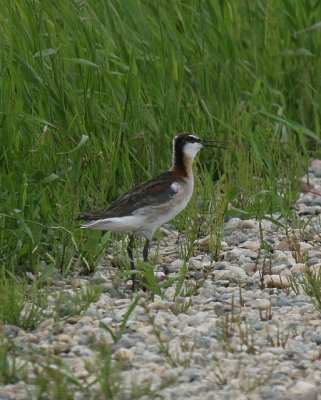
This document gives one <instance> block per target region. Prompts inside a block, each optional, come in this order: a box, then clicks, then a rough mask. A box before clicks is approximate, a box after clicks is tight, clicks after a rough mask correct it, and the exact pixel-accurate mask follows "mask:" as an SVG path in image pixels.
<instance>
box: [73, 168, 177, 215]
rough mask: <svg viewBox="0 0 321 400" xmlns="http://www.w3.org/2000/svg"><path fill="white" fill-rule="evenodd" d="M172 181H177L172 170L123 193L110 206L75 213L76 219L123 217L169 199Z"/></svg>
mask: <svg viewBox="0 0 321 400" xmlns="http://www.w3.org/2000/svg"><path fill="white" fill-rule="evenodd" d="M173 181H177V177H174V174H173V172H172V171H167V172H163V173H162V174H161V175H159V176H157V177H156V178H153V179H151V180H149V181H147V182H144V183H142V184H140V185H138V186H136V187H134V188H133V189H131V190H129V191H128V192H127V193H125V194H123V195H122V196H121V197H119V198H118V199H117V200H116V201H114V202H113V203H112V204H111V206H110V207H108V208H106V209H104V210H99V211H85V212H83V213H80V214H78V215H77V218H78V219H83V220H86V221H93V220H97V219H103V218H108V217H124V216H127V215H131V214H133V213H134V212H135V211H136V210H137V209H139V208H142V207H145V206H156V205H160V204H164V203H166V202H167V201H169V200H170V199H171V198H172V197H173V196H174V195H175V194H176V191H175V190H173V189H172V187H171V185H172V183H173Z"/></svg>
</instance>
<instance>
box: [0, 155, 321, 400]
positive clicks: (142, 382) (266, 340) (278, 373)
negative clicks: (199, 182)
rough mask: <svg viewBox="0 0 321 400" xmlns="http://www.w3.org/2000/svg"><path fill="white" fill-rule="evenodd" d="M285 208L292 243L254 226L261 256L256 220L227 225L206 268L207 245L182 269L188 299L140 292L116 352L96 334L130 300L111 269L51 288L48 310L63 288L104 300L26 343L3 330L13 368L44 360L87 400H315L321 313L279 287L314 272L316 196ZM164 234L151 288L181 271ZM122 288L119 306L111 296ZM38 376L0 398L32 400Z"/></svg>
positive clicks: (320, 177) (318, 164)
mask: <svg viewBox="0 0 321 400" xmlns="http://www.w3.org/2000/svg"><path fill="white" fill-rule="evenodd" d="M309 185H310V187H311V188H312V189H313V190H314V191H316V192H321V161H318V160H314V161H313V162H312V165H311V168H310V173H309ZM295 208H296V210H297V214H298V215H299V216H300V218H299V219H298V220H297V221H295V222H292V230H291V233H290V239H289V238H288V237H286V236H285V232H284V230H283V229H282V228H280V227H278V226H276V225H274V224H273V223H271V222H269V221H263V222H262V229H263V236H264V239H265V242H266V245H265V249H264V250H262V249H261V241H260V232H259V223H258V222H257V221H255V220H241V219H238V218H233V219H231V220H229V221H228V222H227V223H226V224H225V226H224V237H223V242H222V251H221V253H220V255H221V259H220V260H219V261H217V262H212V261H211V257H210V254H209V251H208V250H209V238H203V239H202V240H200V241H199V243H198V244H197V245H196V246H195V255H194V256H193V257H192V258H191V259H190V260H189V272H188V280H187V288H186V291H188V290H190V291H191V292H192V293H193V295H192V296H190V297H188V296H181V297H178V298H176V299H175V300H173V296H174V292H175V288H174V287H173V286H170V287H168V288H167V289H166V290H165V294H166V295H165V297H164V298H160V297H158V296H155V298H154V299H153V300H151V299H148V298H147V294H146V293H141V294H140V300H139V303H138V305H137V306H136V308H135V309H134V311H133V312H132V313H131V315H130V316H129V319H128V321H127V322H126V325H125V327H124V331H123V333H122V335H120V336H121V337H119V340H118V341H117V340H116V341H115V340H113V338H112V336H111V334H110V333H109V331H108V330H106V329H104V328H103V327H101V324H105V325H107V326H108V327H110V328H111V329H113V330H114V332H117V330H119V329H120V326H121V322H122V321H123V318H124V315H125V314H126V311H127V310H128V308H129V306H130V304H131V303H132V302H133V294H132V293H131V291H130V290H129V288H128V287H127V288H126V287H124V286H125V285H126V283H125V282H124V281H120V280H117V279H116V280H113V281H111V274H112V272H113V270H114V267H111V266H110V260H106V264H107V268H106V265H101V266H100V267H99V268H98V269H97V271H96V272H95V273H94V274H93V275H91V276H84V277H82V276H78V277H73V278H71V279H69V280H68V281H67V285H66V283H65V282H64V280H62V279H59V277H58V278H57V279H56V281H55V282H54V285H53V294H52V299H53V298H54V292H55V290H56V291H58V290H61V288H62V287H63V285H66V286H65V289H67V290H69V291H70V292H71V293H72V291H73V290H74V289H75V287H89V286H90V285H91V284H92V283H100V284H101V285H102V287H103V292H102V293H101V295H100V296H99V299H98V300H97V301H96V302H93V303H92V304H91V305H90V306H89V308H88V309H87V311H86V312H85V313H84V314H83V315H81V316H70V317H67V318H66V319H64V320H63V321H58V322H57V321H55V320H54V319H52V318H48V319H46V320H45V321H43V322H42V323H41V324H40V325H39V327H38V328H37V329H35V330H33V331H28V332H27V331H24V330H23V329H20V328H18V327H16V326H11V325H5V326H4V327H3V333H4V335H5V336H7V337H10V338H12V341H13V342H14V344H15V345H16V347H17V348H18V349H19V354H20V355H19V357H18V359H17V363H18V364H19V362H20V363H22V364H23V363H24V362H25V360H27V361H28V360H31V359H32V360H33V361H34V360H35V359H36V360H37V362H38V363H39V368H40V369H41V368H42V367H41V365H42V363H43V362H44V360H47V359H48V354H49V355H52V357H55V356H59V357H60V359H62V360H63V363H64V365H67V366H69V370H68V371H70V373H71V374H72V375H73V376H74V377H75V378H76V379H78V380H79V381H80V382H82V384H85V383H88V384H89V383H92V385H91V386H90V398H92V399H104V398H106V399H107V398H117V399H118V398H119V399H132V398H135V396H134V394H135V393H136V392H135V390H136V389H137V388H139V387H140V388H141V387H143V386H144V387H145V388H147V387H148V388H149V389H148V390H149V394H146V395H145V396H144V397H143V398H144V399H164V400H165V399H176V400H179V399H190V400H192V399H193V400H194V399H195V400H196V399H203V400H207V399H208V400H225V399H226V400H230V399H235V400H243V399H244V400H245V399H251V400H252V399H253V400H258V399H266V400H301V399H302V400H321V314H320V312H318V311H317V310H316V309H315V307H314V306H313V304H311V300H310V298H309V297H308V296H306V295H305V294H303V293H300V294H295V293H294V291H293V290H292V289H291V287H290V285H289V281H288V277H289V276H291V275H293V274H294V275H295V276H297V275H300V274H301V273H302V270H303V269H304V268H310V269H311V270H313V271H319V270H320V266H321V227H320V216H319V214H320V213H321V197H320V196H317V195H315V194H312V193H310V192H304V193H301V195H300V198H299V200H298V202H297V204H296V205H295ZM163 233H164V235H166V237H165V240H164V241H163V243H162V244H161V248H160V257H161V265H159V266H158V267H157V277H158V279H159V280H164V279H167V278H168V277H172V276H175V275H177V274H178V273H179V270H180V267H181V266H182V264H183V261H182V260H180V259H179V245H178V243H177V232H175V231H173V230H171V229H170V228H165V229H164V230H163ZM262 270H264V273H262ZM121 286H123V287H122V288H121V290H120V292H122V295H120V294H119V293H118V292H117V290H116V289H115V287H121ZM97 344H99V346H100V349H102V348H105V349H107V348H108V345H111V346H112V371H113V372H112V373H113V374H114V375H112V376H113V379H114V381H113V384H115V385H116V381H117V379H120V380H121V381H120V382H121V383H120V387H121V388H120V389H119V390H118V392H117V393H118V394H117V395H114V397H107V396H106V392H105V395H104V394H103V390H102V388H101V386H100V385H99V383H98V382H95V376H96V377H97V371H100V372H101V371H103V368H102V366H101V364H99V361H97V360H98V359H97V354H98V348H97ZM88 363H89V364H91V368H89V367H88ZM116 366H118V367H117V368H118V369H117V370H116ZM95 367H96V370H95ZM53 368H59V367H57V366H55V367H53ZM61 368H63V367H61ZM62 370H63V371H64V370H65V369H62ZM93 370H95V372H93ZM101 373H102V375H103V374H104V373H103V372H101ZM36 376H37V372H36V370H35V368H34V367H33V368H31V367H30V368H29V369H28V379H29V381H28V382H31V383H29V384H26V383H24V381H20V382H18V383H15V384H11V385H3V386H2V387H0V399H1V400H4V399H6V400H11V399H12V400H13V399H36V398H38V397H37V394H36V390H35V386H34V385H33V384H32V381H33V380H35V379H36ZM135 388H136V389H135ZM115 390H116V389H115ZM146 390H147V389H146ZM136 391H137V390H136ZM74 392H75V393H74V395H73V397H68V398H74V399H88V395H84V392H83V391H82V390H80V389H77V388H76V389H75V390H74ZM42 398H45V397H42ZM48 398H49V397H48ZM62 398H66V397H64V396H63V397H62Z"/></svg>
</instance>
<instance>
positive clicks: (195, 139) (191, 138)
mask: <svg viewBox="0 0 321 400" xmlns="http://www.w3.org/2000/svg"><path fill="white" fill-rule="evenodd" d="M188 141H189V142H190V143H195V142H198V141H199V140H198V138H196V137H195V136H189V137H188Z"/></svg>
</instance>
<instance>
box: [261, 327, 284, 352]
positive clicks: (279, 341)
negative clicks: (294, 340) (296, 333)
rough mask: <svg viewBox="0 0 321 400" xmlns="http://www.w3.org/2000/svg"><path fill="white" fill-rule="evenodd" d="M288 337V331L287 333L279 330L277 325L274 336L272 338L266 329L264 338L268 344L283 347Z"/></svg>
mask: <svg viewBox="0 0 321 400" xmlns="http://www.w3.org/2000/svg"><path fill="white" fill-rule="evenodd" d="M267 329H268V326H267ZM289 337H290V331H289V332H287V333H284V332H283V331H281V330H280V326H279V325H277V331H276V337H274V338H273V337H272V335H270V333H269V331H268V334H267V337H266V340H267V342H268V343H269V345H270V346H272V347H282V348H283V349H284V348H285V346H286V344H287V342H288V340H289Z"/></svg>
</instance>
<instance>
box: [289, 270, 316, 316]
mask: <svg viewBox="0 0 321 400" xmlns="http://www.w3.org/2000/svg"><path fill="white" fill-rule="evenodd" d="M289 282H290V286H291V288H292V289H293V290H294V292H295V294H300V293H301V291H303V292H304V293H305V294H306V295H307V296H309V297H310V299H311V302H312V304H313V305H314V307H315V308H316V309H317V310H318V311H319V312H321V268H320V269H319V270H316V271H314V269H313V266H310V267H306V268H305V269H304V271H303V272H302V274H300V275H298V276H294V275H292V276H290V277H289Z"/></svg>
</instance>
